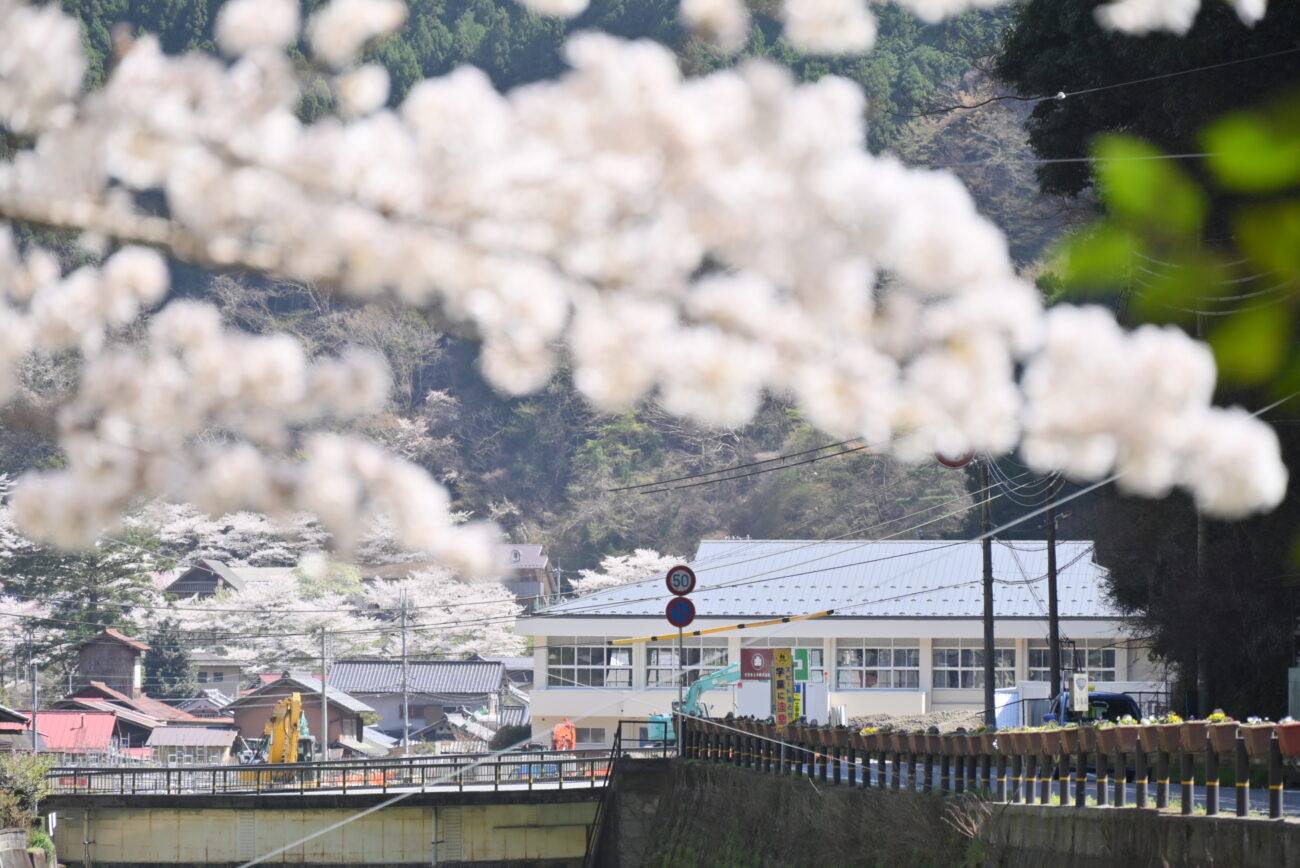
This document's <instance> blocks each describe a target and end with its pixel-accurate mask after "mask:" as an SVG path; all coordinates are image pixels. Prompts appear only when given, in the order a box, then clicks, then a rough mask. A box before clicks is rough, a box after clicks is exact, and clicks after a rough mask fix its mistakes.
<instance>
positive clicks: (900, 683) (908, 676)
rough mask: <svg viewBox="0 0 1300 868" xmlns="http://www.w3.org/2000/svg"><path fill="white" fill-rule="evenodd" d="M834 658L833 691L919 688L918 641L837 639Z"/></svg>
mask: <svg viewBox="0 0 1300 868" xmlns="http://www.w3.org/2000/svg"><path fill="white" fill-rule="evenodd" d="M835 656H836V666H835V673H836V674H835V688H836V689H837V690H864V689H869V688H884V687H902V688H913V689H915V688H918V687H920V686H921V642H920V640H918V639H840V640H839V641H838V642H836V643H835Z"/></svg>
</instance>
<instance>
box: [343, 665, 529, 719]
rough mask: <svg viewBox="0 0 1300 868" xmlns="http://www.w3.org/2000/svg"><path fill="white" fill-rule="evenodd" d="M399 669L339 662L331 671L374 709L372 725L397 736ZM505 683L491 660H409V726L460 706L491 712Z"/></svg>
mask: <svg viewBox="0 0 1300 868" xmlns="http://www.w3.org/2000/svg"><path fill="white" fill-rule="evenodd" d="M402 677H403V671H402V663H401V661H400V660H392V659H384V660H376V659H358V660H340V661H338V662H337V663H335V664H334V666H333V667H332V668H331V669H330V685H331V686H334V685H337V686H338V688H339V689H340V690H345V691H347V692H348V693H350V694H351V695H353V696H355V697H357V698H358V699H361V700H363V701H364V702H365V703H366V704H367V705H369V706H371V707H372V708H374V710H375V711H376V712H378V713H379V722H378V723H377V724H376V726H377V727H378V728H379V729H380V730H381V731H383V732H386V733H388V734H389V735H395V736H401V734H402V732H403V729H404V719H403V704H402V699H403V689H402V686H403V681H402ZM509 684H510V682H509V679H508V678H507V677H506V669H505V666H504V665H503V664H502V663H501V662H500V661H496V660H484V659H482V658H477V659H471V660H410V661H407V667H406V694H407V705H408V707H409V709H410V720H411V729H412V730H413V731H414V730H417V729H420V728H421V727H424V726H425V725H426V724H430V723H433V722H434V721H436V720H439V719H440V718H441V717H442V716H443V715H444V714H446V713H448V712H451V711H456V710H457V709H460V708H468V709H471V710H477V709H480V708H484V709H487V710H488V711H490V712H493V713H494V712H495V711H496V709H497V708H498V707H499V706H500V704H501V698H502V695H503V693H504V692H505V691H506V690H507V689H508V686H509Z"/></svg>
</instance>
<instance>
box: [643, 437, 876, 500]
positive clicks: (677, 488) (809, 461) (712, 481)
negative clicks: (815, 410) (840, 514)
mask: <svg viewBox="0 0 1300 868" xmlns="http://www.w3.org/2000/svg"><path fill="white" fill-rule="evenodd" d="M877 445H880V444H870V443H863V444H862V445H860V446H852V447H850V448H848V449H844V450H842V451H840V452H832V453H831V454H830V455H818V456H816V457H814V458H805V459H804V460H803V461H795V462H792V463H790V464H782V465H781V466H780V467H764V468H761V469H759V470H751V471H749V472H748V473H739V474H736V475H735V476H724V477H721V478H718V479H704V480H701V481H699V482H690V483H687V484H686V485H672V486H669V487H667V488H658V489H655V490H654V491H644V490H643V491H638V492H637V493H638V494H663V493H664V492H667V491H681V490H682V489H684V488H696V487H698V486H701V485H714V484H716V483H719V482H732V481H734V480H737V479H747V478H749V477H751V476H758V475H760V474H763V473H772V472H774V471H777V470H786V469H789V468H791V467H801V466H802V465H805V464H812V463H814V462H817V461H824V460H826V459H827V458H838V457H840V456H841V455H849V454H852V453H854V452H861V451H863V450H864V449H872V448H874V447H875V446H877Z"/></svg>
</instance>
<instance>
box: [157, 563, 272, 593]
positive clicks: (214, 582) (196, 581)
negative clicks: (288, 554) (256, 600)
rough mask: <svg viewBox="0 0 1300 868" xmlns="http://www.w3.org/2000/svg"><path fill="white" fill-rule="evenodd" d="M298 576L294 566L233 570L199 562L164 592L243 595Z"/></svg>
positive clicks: (220, 565)
mask: <svg viewBox="0 0 1300 868" xmlns="http://www.w3.org/2000/svg"><path fill="white" fill-rule="evenodd" d="M293 574H294V567H230V566H227V565H226V564H224V563H222V562H221V561H217V560H213V559H211V558H203V559H202V560H198V561H195V562H194V563H193V564H192V565H190V566H189V567H188V568H187V569H185V570H182V571H181V573H180V575H178V576H177V577H176V578H175V579H173V580H172V581H171V583H170V584H168V585H167V586H166V587H165V588H164V589H163V590H164V592H165V593H166V594H167V595H168V596H171V597H190V598H206V597H214V596H216V595H217V594H220V593H222V592H223V591H232V592H234V593H242V592H244V591H246V590H248V589H249V588H250V587H253V586H255V585H259V584H266V583H267V582H271V581H275V580H277V579H279V578H283V577H285V576H291V575H293Z"/></svg>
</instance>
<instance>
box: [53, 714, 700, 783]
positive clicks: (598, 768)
mask: <svg viewBox="0 0 1300 868" xmlns="http://www.w3.org/2000/svg"><path fill="white" fill-rule="evenodd" d="M656 727H657V729H656ZM668 734H669V733H668V731H667V730H666V729H665V727H664V726H663V725H662V723H661V722H659V721H652V720H627V721H621V722H620V729H619V738H618V739H617V740H616V742H615V745H614V747H613V748H612V749H610V748H601V749H583V750H566V751H556V750H537V751H504V752H496V753H485V754H449V755H448V754H442V755H437V754H434V755H427V756H412V757H379V758H372V759H353V760H329V761H325V762H307V763H277V764H270V763H262V764H256V765H221V766H191V765H185V766H120V767H116V768H112V767H100V766H96V767H85V766H62V767H56V768H54V769H51V770H50V772H49V773H48V774H47V776H46V777H47V780H48V781H49V783H50V787H51V792H52V793H53V794H56V795H98V794H105V795H109V794H111V795H137V794H139V795H146V794H171V795H186V794H189V795H194V794H204V793H208V794H216V793H230V794H240V793H253V794H256V793H294V792H297V793H304V794H305V793H316V792H325V791H328V792H342V793H347V792H351V791H361V790H369V791H374V790H378V791H380V792H386V791H387V790H389V789H412V788H415V789H419V790H421V791H423V790H426V789H434V788H436V789H459V790H465V789H479V790H482V789H491V790H500V789H502V788H507V789H533V788H534V787H535V786H543V785H544V786H547V787H550V788H557V789H564V788H566V787H578V786H587V787H590V786H603V785H604V783H605V782H606V781H607V780H608V776H609V773H610V769H611V767H612V764H613V761H614V759H615V758H616V757H618V756H630V757H649V756H675V755H676V752H677V751H676V744H675V742H673V741H672V740H670V739H669V738H668V737H667V736H668Z"/></svg>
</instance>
